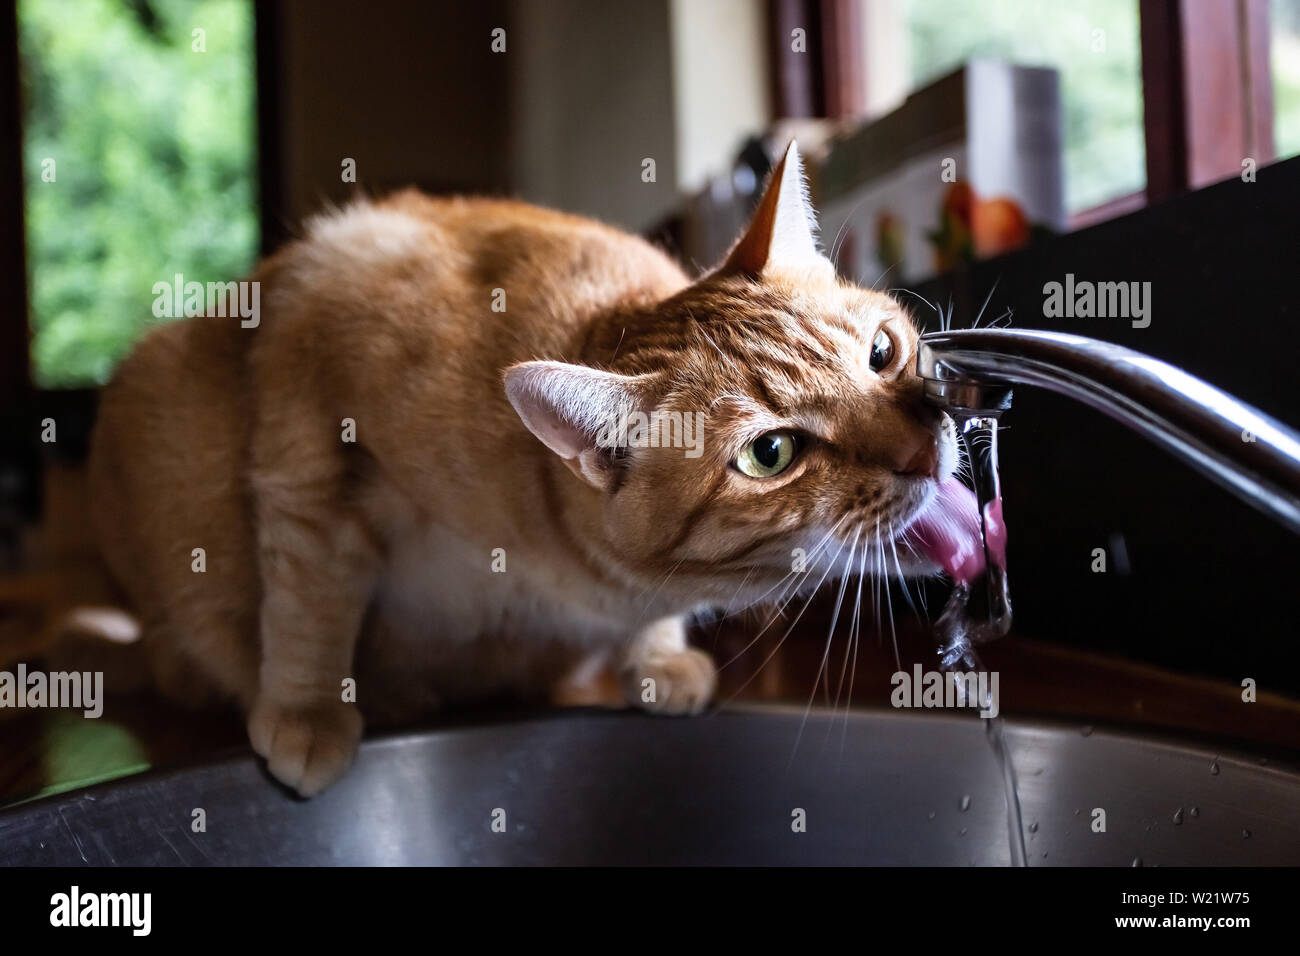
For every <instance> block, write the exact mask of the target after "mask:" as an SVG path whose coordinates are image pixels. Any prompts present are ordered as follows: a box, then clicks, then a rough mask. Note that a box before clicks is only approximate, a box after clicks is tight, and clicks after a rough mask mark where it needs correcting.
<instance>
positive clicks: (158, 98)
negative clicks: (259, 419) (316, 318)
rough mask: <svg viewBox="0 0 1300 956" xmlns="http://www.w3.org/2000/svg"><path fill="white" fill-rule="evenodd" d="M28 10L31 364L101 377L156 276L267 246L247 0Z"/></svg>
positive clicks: (59, 381) (128, 0)
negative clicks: (261, 231)
mask: <svg viewBox="0 0 1300 956" xmlns="http://www.w3.org/2000/svg"><path fill="white" fill-rule="evenodd" d="M18 23H19V46H20V55H21V62H22V80H23V98H24V126H25V128H24V134H25V139H24V149H23V154H24V167H25V170H24V175H25V180H26V200H27V201H26V219H27V256H28V270H29V273H30V289H31V317H32V332H33V342H32V362H33V374H34V376H35V379H36V382H37V384H38V385H40V386H42V387H46V388H61V387H78V386H86V385H96V384H101V383H103V382H104V381H106V380H107V379H108V377H109V376H110V375H111V374H112V371H113V369H114V367H115V366H116V364H117V362H118V361H119V360H120V359H121V358H122V357H123V355H124V354H125V353H126V351H127V350H128V349H129V348H130V346H131V343H132V342H133V341H134V340H135V339H136V338H137V336H138V335H139V334H140V333H141V332H142V331H143V329H144V327H145V325H146V324H147V323H149V322H150V321H153V316H152V313H151V303H152V301H153V293H152V288H153V284H154V283H155V282H159V281H171V277H172V276H173V275H174V274H175V273H177V272H183V273H184V274H185V276H186V278H187V279H194V280H198V281H205V282H206V281H209V280H218V279H223V280H224V279H232V278H237V277H238V276H239V275H240V274H242V273H243V272H244V271H246V270H247V269H248V267H249V266H250V265H251V263H252V262H253V259H254V256H255V255H256V252H257V245H258V220H257V206H256V195H257V188H256V169H257V162H256V153H255V146H254V142H255V140H254V134H255V129H254V102H255V100H254V77H255V67H254V53H253V9H252V4H251V3H249V2H246V0H20V3H19V6H18ZM195 30H202V31H203V34H202V42H203V47H204V48H205V49H204V52H197V51H195V49H194V45H195V34H194V31H195ZM50 159H52V160H54V167H53V168H54V176H55V181H54V182H47V181H45V179H44V178H43V173H44V172H45V171H46V170H47V169H48V164H45V165H43V164H44V163H45V161H46V160H50Z"/></svg>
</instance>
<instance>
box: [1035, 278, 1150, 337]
mask: <svg viewBox="0 0 1300 956" xmlns="http://www.w3.org/2000/svg"><path fill="white" fill-rule="evenodd" d="M1043 316H1044V317H1045V318H1048V319H1092V318H1097V319H1131V320H1132V323H1133V328H1135V329H1145V328H1146V327H1147V326H1149V325H1150V324H1151V283H1150V282H1089V281H1087V280H1083V281H1075V278H1074V273H1073V272H1067V273H1066V274H1065V281H1064V282H1048V283H1046V284H1045V285H1044V286H1043Z"/></svg>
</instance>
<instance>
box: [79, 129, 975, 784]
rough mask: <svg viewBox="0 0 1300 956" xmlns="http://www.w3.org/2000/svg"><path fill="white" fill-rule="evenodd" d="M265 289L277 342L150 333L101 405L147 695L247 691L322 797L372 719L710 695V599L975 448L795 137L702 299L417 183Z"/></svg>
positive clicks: (931, 487)
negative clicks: (931, 389) (601, 675)
mask: <svg viewBox="0 0 1300 956" xmlns="http://www.w3.org/2000/svg"><path fill="white" fill-rule="evenodd" d="M253 279H254V280H256V281H258V282H260V283H261V303H262V314H261V319H260V323H259V324H258V326H257V327H256V328H243V327H241V324H240V322H239V321H238V320H231V319H225V318H215V317H214V318H200V319H191V320H188V321H184V322H177V323H171V324H166V325H162V326H160V327H159V328H157V329H155V330H154V331H153V332H152V333H151V334H150V335H149V336H148V337H147V338H146V339H145V340H144V341H142V342H141V343H140V344H139V346H138V347H137V348H136V349H135V351H134V352H133V354H132V355H131V356H130V357H129V358H128V359H127V360H126V362H125V363H124V364H123V365H122V367H121V369H120V371H119V372H118V374H117V377H116V379H115V380H114V382H113V383H112V385H110V386H109V387H108V388H107V390H106V391H105V393H104V396H103V401H102V405H101V409H100V417H99V422H98V425H97V427H96V431H95V436H94V443H93V452H92V461H91V480H92V489H93V498H94V508H93V510H94V523H95V527H96V530H97V533H98V535H99V537H100V540H101V542H102V546H103V551H104V554H105V556H106V558H107V561H108V563H109V566H110V567H111V569H112V571H113V573H114V575H115V576H116V578H117V579H118V580H119V582H120V584H121V585H122V587H123V588H124V589H125V591H126V592H127V593H128V595H129V597H130V599H131V601H132V602H133V605H134V609H135V611H136V612H137V614H138V616H139V620H140V622H141V627H142V638H141V644H140V646H141V647H142V648H143V650H144V652H145V653H146V655H147V657H148V660H149V666H150V671H151V674H152V678H153V679H154V680H155V681H156V683H157V684H158V686H159V687H160V688H161V689H162V690H164V691H165V692H166V693H168V694H170V695H171V696H173V697H176V698H177V699H180V700H185V701H191V702H195V703H201V702H204V701H208V700H221V699H225V700H229V701H233V702H235V703H237V704H238V705H239V706H240V707H241V708H242V709H243V711H244V713H245V714H246V716H247V723H248V733H249V737H250V739H251V741H252V745H253V747H254V748H255V749H256V751H257V752H258V753H259V754H261V755H262V756H263V757H265V758H266V759H267V761H268V763H269V767H270V770H271V772H272V773H273V774H274V775H275V776H276V777H277V778H279V779H280V780H281V781H283V782H284V783H286V784H288V785H289V786H291V787H294V788H296V789H297V790H298V791H299V792H301V793H303V794H313V793H316V792H318V791H320V790H321V789H322V788H324V787H325V786H327V785H328V784H329V783H330V782H331V781H332V780H334V779H335V778H337V777H338V776H339V775H340V774H341V773H343V772H344V770H345V769H346V767H347V765H348V763H349V761H350V759H351V757H352V755H353V752H354V750H355V748H356V746H357V741H358V739H359V737H360V736H361V732H362V722H363V714H364V715H365V716H366V718H367V719H370V720H387V721H402V720H410V719H413V718H415V717H418V716H420V715H423V714H426V713H428V712H429V711H431V710H432V709H433V708H435V707H437V706H438V705H439V704H442V703H445V702H450V701H462V700H471V699H482V698H484V697H489V696H496V695H509V696H513V697H518V696H521V695H522V696H539V697H540V696H545V695H546V694H547V693H548V692H550V691H551V689H552V688H553V687H554V686H555V685H556V684H557V683H558V682H561V681H562V680H564V679H566V677H568V676H569V675H572V674H573V673H575V672H580V671H581V670H582V669H583V668H584V667H586V666H589V665H590V664H591V663H592V662H593V661H596V662H599V661H601V660H607V661H608V662H609V663H610V664H612V665H614V667H615V669H616V672H617V673H618V675H619V677H620V680H621V683H622V686H623V688H624V694H625V696H626V699H627V701H629V702H630V703H632V704H635V705H638V706H643V707H645V708H647V709H649V710H652V711H657V712H662V713H668V714H678V713H694V712H697V711H699V710H700V709H702V708H703V707H705V706H706V704H707V703H708V701H709V699H710V696H711V694H712V692H713V690H714V685H715V669H714V664H713V662H712V661H711V660H710V658H709V657H708V656H707V655H706V654H704V653H702V652H701V651H699V650H694V649H691V648H690V647H688V646H687V643H686V636H685V621H686V620H687V619H688V617H689V615H690V614H691V613H692V612H694V611H697V610H699V609H701V608H704V607H708V606H711V605H713V606H716V605H720V604H724V603H726V604H730V605H732V606H735V605H740V604H744V603H747V602H754V601H756V600H760V599H763V598H764V597H765V596H770V595H772V594H773V592H774V588H775V587H776V586H777V585H779V584H780V583H781V582H782V581H787V580H789V579H790V574H791V570H792V564H793V563H794V562H793V561H792V555H798V554H806V555H807V556H808V572H807V578H808V580H809V584H815V583H817V579H818V578H820V577H822V576H823V572H824V570H825V569H828V568H829V564H828V562H830V561H832V560H833V556H834V554H835V553H838V552H837V551H836V549H839V548H843V547H846V546H847V543H848V542H849V541H850V540H851V541H852V542H853V545H854V547H861V548H862V553H864V554H865V553H867V552H868V551H873V552H874V549H875V542H876V541H877V540H882V541H883V540H885V538H886V535H887V534H889V535H897V534H898V533H899V532H900V531H901V529H902V528H904V527H905V526H906V525H907V524H908V522H909V521H911V520H913V519H914V518H915V516H916V515H917V514H918V512H919V511H920V510H921V509H922V508H923V506H925V504H926V503H927V502H928V501H930V500H931V499H932V498H933V497H934V491H935V489H936V487H937V486H938V485H939V483H940V481H942V480H943V479H945V478H947V477H948V476H949V475H950V474H951V473H952V471H953V469H954V467H955V464H956V445H955V437H954V432H953V429H952V428H951V422H950V421H948V420H947V419H946V418H945V417H944V416H942V415H939V414H938V413H936V412H934V411H931V410H929V409H927V408H926V407H925V406H924V405H923V404H922V403H921V400H920V392H921V386H920V381H919V380H918V379H917V378H916V376H915V374H914V372H913V371H912V365H913V363H914V360H915V346H916V331H915V329H914V328H913V325H912V323H911V321H910V320H909V318H908V316H907V315H906V314H905V312H904V310H903V309H902V308H901V307H900V306H899V305H898V304H897V303H896V302H895V301H894V300H893V299H891V298H889V297H888V296H886V295H883V294H881V293H877V292H871V291H865V290H863V289H859V288H855V287H853V286H851V285H848V284H845V283H843V282H840V281H838V280H837V279H836V277H835V274H834V270H833V268H832V267H831V265H830V263H829V262H828V261H827V260H826V259H825V258H823V257H822V256H821V255H819V254H818V252H817V250H816V245H815V241H814V235H813V226H812V212H811V209H810V208H809V206H808V202H807V199H806V197H805V194H804V189H803V182H802V170H801V167H800V161H799V156H798V153H797V152H796V150H795V148H794V146H793V145H791V147H790V149H789V151H788V152H787V153H786V155H785V157H784V159H783V160H782V162H781V163H780V165H779V166H778V167H777V169H776V170H775V172H774V173H773V176H772V178H771V182H770V183H769V185H768V188H767V190H766V192H765V194H764V198H763V199H762V202H761V204H760V207H759V208H758V211H757V213H756V215H755V217H754V221H753V223H752V224H751V225H750V227H749V229H748V230H747V231H746V233H745V234H744V236H742V237H741V239H740V240H739V241H738V242H737V244H736V246H735V247H734V248H733V250H732V252H731V253H730V255H729V256H728V258H727V260H726V262H725V263H724V264H723V265H722V266H720V267H719V268H718V269H717V270H716V271H714V272H712V273H710V274H708V275H706V276H704V277H703V278H702V279H700V280H699V281H697V282H694V283H692V282H691V281H690V280H689V279H688V278H687V277H686V276H685V275H684V274H683V273H682V272H681V270H680V269H678V267H677V266H675V265H674V264H673V263H672V262H671V261H670V260H669V259H668V258H667V257H666V256H664V255H663V254H662V253H660V252H659V251H657V250H656V249H654V248H653V247H651V246H650V245H648V244H647V243H645V242H643V241H641V240H640V239H637V238H634V237H632V236H629V235H625V234H623V233H620V232H617V231H615V230H613V229H611V228H608V227H606V226H603V225H600V224H598V223H595V222H590V221H587V220H584V219H579V218H575V217H573V216H568V215H563V214H560V213H556V212H550V211H546V210H542V209H537V208H533V207H530V206H526V205H523V204H520V203H514V202H502V201H489V200H471V199H440V200H436V199H430V198H428V197H425V196H422V195H420V194H417V193H414V192H406V193H401V194H399V195H396V196H393V197H391V198H389V199H386V200H383V201H378V202H360V203H357V204H355V205H352V206H350V207H349V208H347V209H345V210H343V211H341V212H338V213H332V214H329V215H324V216H321V217H319V218H317V219H315V220H314V221H312V222H311V223H310V225H309V227H308V229H307V235H306V236H305V238H303V239H300V240H298V241H296V242H294V243H292V244H290V245H289V246H287V247H286V248H285V249H283V250H282V251H281V252H279V253H277V254H276V255H275V256H273V257H271V258H270V259H269V260H267V261H266V262H264V263H263V264H262V266H261V267H260V268H259V269H258V271H257V272H256V274H255V275H254V276H253ZM656 411H657V412H660V413H661V414H660V415H659V416H656V415H654V414H653V413H654V412H656ZM664 412H676V413H681V414H682V416H683V417H680V418H677V417H674V416H672V415H663V414H662V413H664ZM638 416H640V417H639V418H638ZM647 421H649V422H650V427H649V428H647V427H645V423H646V422H647ZM629 422H631V423H632V427H631V428H630V429H629V428H627V427H625V426H627V424H628V423H629ZM638 422H639V423H640V424H639V425H638ZM689 423H693V425H692V424H689ZM660 426H662V427H660ZM692 428H693V429H694V431H693V432H692ZM692 434H693V435H694V438H695V439H696V440H695V441H694V442H693V444H692V443H691V435H692ZM658 439H665V440H658ZM886 529H889V530H888V531H886ZM890 540H892V539H890ZM868 543H870V544H871V547H870V548H868ZM828 545H833V547H831V546H828ZM197 549H202V551H199V550H197ZM903 550H904V552H905V553H906V552H907V551H908V549H906V548H904V549H903ZM904 560H905V563H907V562H908V561H909V560H910V563H909V564H908V567H909V568H910V569H911V570H914V571H919V570H925V569H931V570H932V569H933V565H932V564H927V563H926V562H925V561H924V560H923V559H919V558H911V559H907V558H905V559H904ZM868 566H871V565H868ZM354 695H355V697H354ZM354 699H355V703H353V700H354Z"/></svg>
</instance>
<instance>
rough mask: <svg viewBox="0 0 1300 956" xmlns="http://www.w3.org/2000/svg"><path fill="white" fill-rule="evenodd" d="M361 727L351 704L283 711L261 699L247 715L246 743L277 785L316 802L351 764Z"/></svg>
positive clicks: (280, 706) (322, 705)
mask: <svg viewBox="0 0 1300 956" xmlns="http://www.w3.org/2000/svg"><path fill="white" fill-rule="evenodd" d="M361 726H362V720H361V714H360V713H359V712H358V711H357V708H356V706H355V705H353V704H345V703H342V702H336V701H329V702H326V703H323V704H317V705H314V706H311V707H287V706H284V705H282V704H279V703H276V702H275V701H271V700H267V699H266V698H264V697H263V698H259V699H258V701H257V703H256V704H254V705H253V710H252V713H251V714H249V717H248V739H249V741H250V742H251V743H252V745H253V749H254V750H255V751H257V753H258V754H259V755H260V756H262V757H264V758H265V759H266V766H267V769H268V770H270V771H271V775H272V776H274V777H275V779H277V780H279V781H280V782H281V783H283V784H284V785H285V786H287V787H292V788H293V789H294V790H297V791H298V793H300V794H301V795H302V796H304V797H314V796H315V795H316V794H318V793H320V792H321V791H322V790H324V789H325V788H326V787H328V786H329V785H330V784H332V783H333V782H334V781H335V780H337V779H338V778H339V777H341V776H343V773H344V771H346V770H347V769H348V766H349V765H350V764H351V763H352V757H353V755H354V754H355V753H356V750H357V743H358V741H360V740H361Z"/></svg>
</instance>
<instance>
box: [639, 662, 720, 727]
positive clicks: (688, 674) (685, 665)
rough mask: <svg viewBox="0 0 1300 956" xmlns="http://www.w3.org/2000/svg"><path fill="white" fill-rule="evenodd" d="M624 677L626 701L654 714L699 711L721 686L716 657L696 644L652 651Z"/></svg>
mask: <svg viewBox="0 0 1300 956" xmlns="http://www.w3.org/2000/svg"><path fill="white" fill-rule="evenodd" d="M621 677H622V684H623V696H624V697H625V699H626V700H627V702H628V703H629V704H632V705H634V706H636V707H640V708H641V709H642V710H646V711H649V712H650V713H652V714H698V713H699V712H700V711H702V710H703V709H704V708H705V707H707V706H708V705H709V701H711V700H712V699H713V692H714V691H715V690H717V687H718V669H717V668H716V667H715V666H714V664H713V658H712V657H710V656H709V655H708V654H706V653H705V652H704V651H701V650H696V649H695V648H693V647H691V648H686V649H685V650H680V651H671V652H665V653H657V654H653V655H650V656H648V657H646V658H644V659H642V660H639V661H636V662H635V663H633V664H629V665H627V666H626V667H625V669H624V670H623V673H622V675H621Z"/></svg>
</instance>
